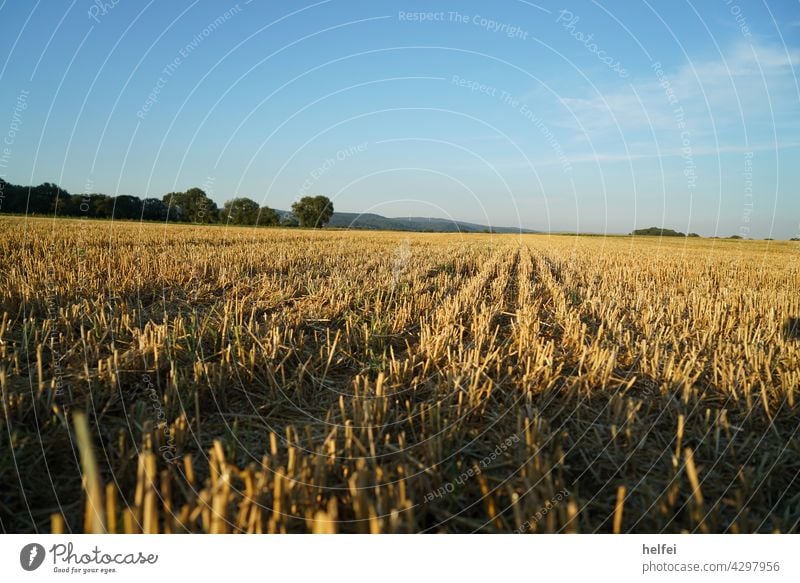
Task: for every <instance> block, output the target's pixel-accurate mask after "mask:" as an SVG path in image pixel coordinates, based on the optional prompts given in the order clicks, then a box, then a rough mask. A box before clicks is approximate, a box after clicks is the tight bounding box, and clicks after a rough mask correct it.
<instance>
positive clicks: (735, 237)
mask: <svg viewBox="0 0 800 583" xmlns="http://www.w3.org/2000/svg"><path fill="white" fill-rule="evenodd" d="M741 238H742V236H741V235H731V236H730V237H728V239H741Z"/></svg>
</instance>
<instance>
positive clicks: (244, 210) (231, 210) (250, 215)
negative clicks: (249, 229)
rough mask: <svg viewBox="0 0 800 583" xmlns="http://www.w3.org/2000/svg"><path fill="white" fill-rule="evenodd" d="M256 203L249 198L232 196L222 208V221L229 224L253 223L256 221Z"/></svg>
mask: <svg viewBox="0 0 800 583" xmlns="http://www.w3.org/2000/svg"><path fill="white" fill-rule="evenodd" d="M258 211H259V209H258V203H257V202H256V201H254V200H251V199H249V198H234V199H233V200H229V201H227V202H226V203H225V205H224V206H223V208H222V222H224V223H229V224H231V225H255V224H256V221H258Z"/></svg>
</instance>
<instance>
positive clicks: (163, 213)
mask: <svg viewBox="0 0 800 583" xmlns="http://www.w3.org/2000/svg"><path fill="white" fill-rule="evenodd" d="M173 214H174V210H173ZM166 219H167V205H166V203H165V202H164V201H162V200H159V199H157V198H146V199H144V200H143V201H142V220H145V221H164V220H166Z"/></svg>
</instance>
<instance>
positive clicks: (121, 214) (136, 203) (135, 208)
mask: <svg viewBox="0 0 800 583" xmlns="http://www.w3.org/2000/svg"><path fill="white" fill-rule="evenodd" d="M112 210H113V216H114V218H115V219H117V220H120V219H130V220H137V221H138V220H140V219H141V218H142V199H140V198H139V197H138V196H129V195H127V194H121V195H119V196H117V197H114V202H113V206H112Z"/></svg>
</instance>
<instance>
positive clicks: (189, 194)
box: [162, 188, 219, 223]
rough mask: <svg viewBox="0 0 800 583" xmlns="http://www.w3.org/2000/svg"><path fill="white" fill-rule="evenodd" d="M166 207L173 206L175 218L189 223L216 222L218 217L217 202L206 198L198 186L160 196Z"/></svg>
mask: <svg viewBox="0 0 800 583" xmlns="http://www.w3.org/2000/svg"><path fill="white" fill-rule="evenodd" d="M162 200H163V201H164V203H166V204H167V206H168V207H170V208H172V207H175V209H176V218H177V220H180V221H189V222H190V223H216V222H217V220H218V219H219V209H218V208H217V203H215V202H214V201H213V200H211V199H210V198H208V195H207V194H206V193H205V192H204V191H203V190H202V189H200V188H190V189H189V190H187V191H186V192H170V193H169V194H165V195H164V197H163V198H162Z"/></svg>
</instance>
